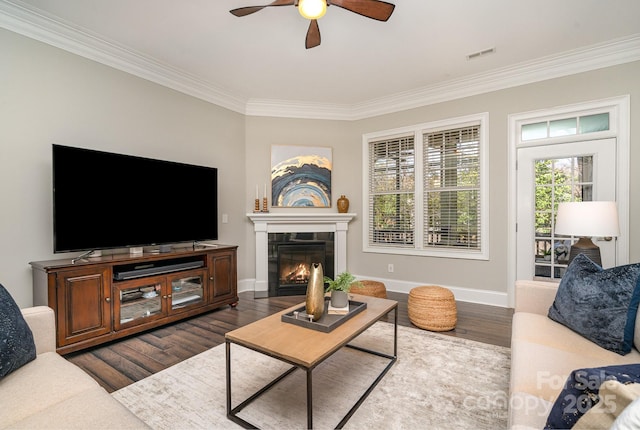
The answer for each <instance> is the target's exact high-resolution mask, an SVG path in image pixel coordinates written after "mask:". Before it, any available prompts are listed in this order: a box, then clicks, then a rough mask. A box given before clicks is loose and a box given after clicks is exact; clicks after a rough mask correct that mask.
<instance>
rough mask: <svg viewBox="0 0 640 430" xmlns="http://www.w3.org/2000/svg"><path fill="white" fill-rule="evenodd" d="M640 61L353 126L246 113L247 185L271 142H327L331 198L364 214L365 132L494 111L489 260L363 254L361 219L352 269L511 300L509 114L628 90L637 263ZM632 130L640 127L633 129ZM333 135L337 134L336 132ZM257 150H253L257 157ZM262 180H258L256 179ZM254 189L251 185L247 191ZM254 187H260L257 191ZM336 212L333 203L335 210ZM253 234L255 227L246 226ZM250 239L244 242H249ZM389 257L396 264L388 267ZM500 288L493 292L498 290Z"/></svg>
mask: <svg viewBox="0 0 640 430" xmlns="http://www.w3.org/2000/svg"><path fill="white" fill-rule="evenodd" d="M638 76H640V62H635V63H630V64H626V65H622V66H617V67H610V68H607V69H602V70H597V71H593V72H589V73H582V74H578V75H574V76H570V77H566V78H561V79H553V80H548V81H543V82H539V83H535V84H530V85H524V86H520V87H516V88H511V89H506V90H502V91H495V92H491V93H487V94H483V95H478V96H474V97H468V98H464V99H459V100H455V101H451V102H445V103H438V104H434V105H431V106H425V107H422V108H418V109H412V110H409V111H404V112H399V113H394V114H389V115H384V116H380V117H376V118H369V119H365V120H360V121H354V122H350V123H348V124H343V123H336V122H331V121H322V120H318V121H308V120H298V119H273V118H271V119H269V118H248V120H247V143H246V145H247V155H248V157H247V172H248V174H247V176H248V183H249V184H251V183H253V182H259V183H262V179H261V178H266V177H267V176H266V175H267V174H268V158H267V154H268V148H267V147H268V146H269V145H270V144H274V143H292V144H293V143H295V144H300V145H307V144H308V145H319V144H322V145H325V146H331V147H333V148H334V152H333V160H334V171H333V175H334V176H333V180H332V182H333V198H334V203H335V200H336V199H337V198H338V197H339V195H340V194H346V195H347V197H349V198H350V209H349V211H350V212H355V213H357V214H362V201H361V190H362V174H363V173H362V162H361V158H362V134H364V133H370V132H374V131H380V130H386V129H392V128H397V127H402V126H408V125H413V124H420V123H425V122H429V121H435V120H440V119H446V118H453V117H458V116H463V115H468V114H474V113H481V112H489V124H490V125H489V126H490V136H489V139H490V143H489V145H490V148H489V164H490V178H489V184H490V189H489V193H490V196H489V199H490V210H489V212H490V259H489V261H477V260H460V259H451V258H433V257H431V258H429V257H416V256H398V255H392V254H374V253H364V252H362V220H361V219H360V218H356V219H355V220H354V221H353V222H352V223H351V224H350V227H349V233H348V268H349V271H351V272H352V273H354V274H357V275H359V276H366V277H372V278H376V279H381V280H384V281H385V282H386V283H387V287H388V288H389V285H391V288H392V289H394V290H396V291H406V292H408V290H409V289H410V288H411V287H412V286H414V285H416V284H431V283H433V284H439V285H445V286H449V287H453V288H458V289H463V290H468V294H465V296H466V297H470V298H474V300H476V301H483V302H485V303H493V304H505V303H508V300H507V293H508V279H507V264H508V262H507V257H508V256H507V246H508V228H509V227H508V225H507V221H508V195H507V194H508V173H509V169H508V163H507V159H508V143H509V142H508V116H509V115H510V114H515V113H522V112H527V111H532V110H537V109H544V108H552V107H556V106H562V105H568V104H573V103H578V102H587V101H592V100H597V99H602V98H610V97H614V96H621V95H626V94H629V95H630V96H631V143H630V146H631V148H630V152H631V160H630V161H631V166H632V167H631V177H630V216H629V219H630V235H631V237H630V243H631V245H630V254H629V255H630V261H631V262H638V261H640V243H639V242H640V225H638V223H636V222H635V220H636V219H638V218H639V217H640V173H638V171H637V169H633V166H634V165H635V164H637V162H638V160H639V159H640V158H639V157H640V141H639V139H638V138H637V130H639V129H640V110H638V109H637V108H634V107H635V106H636V105H637V103H638V100H640V81H639V80H638ZM634 131H636V132H635V133H634ZM332 135H333V136H332ZM254 154H255V155H256V156H254ZM259 178H260V179H259ZM248 191H250V190H248ZM254 193H255V191H254ZM332 210H335V209H332ZM247 231H248V232H250V229H249V228H248V229H247ZM249 243H250V242H247V244H249ZM388 263H393V264H394V266H395V270H394V273H388V272H387V265H388ZM494 293H495V294H494Z"/></svg>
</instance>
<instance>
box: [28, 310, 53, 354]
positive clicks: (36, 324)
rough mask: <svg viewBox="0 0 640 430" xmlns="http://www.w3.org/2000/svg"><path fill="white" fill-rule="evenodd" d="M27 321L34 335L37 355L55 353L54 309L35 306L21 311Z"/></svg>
mask: <svg viewBox="0 0 640 430" xmlns="http://www.w3.org/2000/svg"><path fill="white" fill-rule="evenodd" d="M21 311H22V315H23V316H24V319H25V321H26V322H27V324H29V328H30V329H31V332H32V333H33V340H34V342H35V344H36V353H37V354H42V353H43V352H55V350H56V321H55V314H54V312H53V309H51V308H49V307H47V306H34V307H32V308H24V309H21Z"/></svg>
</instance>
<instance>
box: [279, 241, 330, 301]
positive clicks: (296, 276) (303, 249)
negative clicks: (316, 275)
mask: <svg viewBox="0 0 640 430" xmlns="http://www.w3.org/2000/svg"><path fill="white" fill-rule="evenodd" d="M333 242H334V240H333V233H332V232H313V233H269V296H271V297H273V296H295V295H304V294H305V293H306V291H307V284H308V283H309V274H310V272H311V270H310V267H311V264H312V263H320V264H322V269H323V272H324V274H325V275H326V276H329V277H331V278H333V276H334V274H333V271H334V270H333V260H334V259H333V247H334V244H333Z"/></svg>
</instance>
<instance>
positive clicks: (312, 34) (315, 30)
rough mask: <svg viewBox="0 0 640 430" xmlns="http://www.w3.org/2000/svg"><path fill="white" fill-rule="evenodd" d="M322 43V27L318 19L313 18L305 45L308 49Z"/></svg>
mask: <svg viewBox="0 0 640 430" xmlns="http://www.w3.org/2000/svg"><path fill="white" fill-rule="evenodd" d="M318 45H320V27H319V26H318V20H316V19H312V20H311V22H310V23H309V29H308V30H307V38H306V40H305V43H304V46H305V48H307V49H310V48H315V47H316V46H318Z"/></svg>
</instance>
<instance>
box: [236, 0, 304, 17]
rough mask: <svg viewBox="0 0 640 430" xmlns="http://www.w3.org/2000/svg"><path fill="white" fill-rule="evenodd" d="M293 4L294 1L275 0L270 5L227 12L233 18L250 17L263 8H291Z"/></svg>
mask: <svg viewBox="0 0 640 430" xmlns="http://www.w3.org/2000/svg"><path fill="white" fill-rule="evenodd" d="M293 4H295V1H294V0H275V1H274V2H272V3H270V4H266V5H264V6H246V7H240V8H238V9H233V10H230V11H229V12H231V13H232V14H234V15H235V16H247V15H251V14H252V13H254V12H258V11H261V10H262V9H264V8H265V7H270V6H291V5H293Z"/></svg>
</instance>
